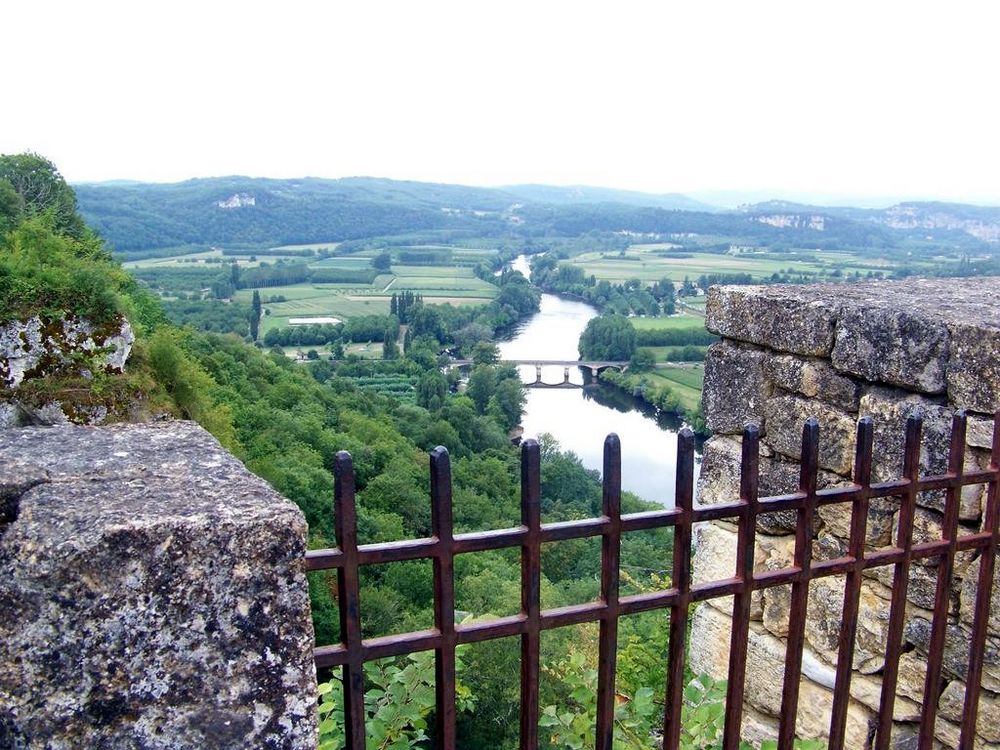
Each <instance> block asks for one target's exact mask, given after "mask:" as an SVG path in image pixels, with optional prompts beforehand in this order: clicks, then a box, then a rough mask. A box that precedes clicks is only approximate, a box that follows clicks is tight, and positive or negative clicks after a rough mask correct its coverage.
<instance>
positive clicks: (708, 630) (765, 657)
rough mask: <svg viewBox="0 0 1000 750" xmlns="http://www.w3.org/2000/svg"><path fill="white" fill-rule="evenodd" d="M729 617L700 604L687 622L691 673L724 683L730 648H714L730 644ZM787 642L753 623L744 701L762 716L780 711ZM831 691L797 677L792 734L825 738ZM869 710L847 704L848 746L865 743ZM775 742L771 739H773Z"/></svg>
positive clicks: (858, 745)
mask: <svg viewBox="0 0 1000 750" xmlns="http://www.w3.org/2000/svg"><path fill="white" fill-rule="evenodd" d="M731 622H732V621H731V619H730V618H729V617H727V616H726V615H725V614H723V613H721V612H719V610H717V609H716V608H714V607H709V606H704V605H703V606H700V607H698V609H697V610H695V614H694V616H693V617H692V620H691V632H692V633H698V634H699V637H698V638H697V639H695V638H692V640H691V650H690V655H689V661H690V665H691V669H692V671H694V672H695V673H696V674H697V673H702V672H704V673H707V674H709V675H711V676H712V677H713V678H715V679H726V677H727V670H728V653H727V652H728V650H727V649H718V648H715V647H714V646H715V644H718V643H729V632H730V629H731ZM784 669H785V644H784V642H782V641H781V640H780V639H778V638H775V637H774V636H773V635H770V634H769V633H767V632H765V631H763V630H762V629H761V628H760V627H759V626H758V625H756V624H754V623H751V625H750V632H749V636H748V639H747V667H746V693H745V702H746V704H748V705H749V706H750V708H751V709H752V710H754V711H756V712H758V713H761V714H764V715H765V716H772V717H774V716H778V715H780V711H781V688H782V683H783V681H784ZM832 706H833V693H832V691H831V690H829V689H828V688H826V687H823V686H821V685H818V684H816V683H815V682H813V681H812V680H811V679H809V678H808V677H805V676H803V677H802V678H801V682H800V686H799V711H798V715H797V716H796V734H797V735H798V736H799V737H802V738H808V739H820V740H822V739H826V738H827V737H828V736H829V735H828V732H829V728H830V712H831V708H832ZM872 716H873V715H872V712H871V711H870V710H868V709H867V708H866V707H865V706H864V705H862V704H861V703H859V702H857V701H855V700H851V701H850V703H849V705H848V716H847V738H846V744H845V746H846V747H851V748H864V747H867V745H868V734H869V728H870V724H871V721H872ZM772 739H773V738H772Z"/></svg>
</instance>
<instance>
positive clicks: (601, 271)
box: [567, 245, 893, 284]
mask: <svg viewBox="0 0 1000 750" xmlns="http://www.w3.org/2000/svg"><path fill="white" fill-rule="evenodd" d="M657 252H662V248H661V246H658V245H633V246H632V247H630V248H629V249H628V250H627V251H626V252H624V253H614V252H590V253H583V254H581V255H577V256H576V257H574V258H572V259H570V260H569V261H567V262H569V263H571V264H572V265H575V266H579V267H581V268H583V271H584V273H585V274H587V275H588V276H590V275H593V276H595V277H597V278H598V279H601V280H603V279H606V280H608V281H610V282H612V283H616V284H617V283H622V282H624V281H627V280H628V279H639V280H640V281H642V282H644V283H646V284H650V283H652V282H654V281H659V280H660V279H662V278H669V279H671V280H672V281H683V280H684V278H685V277H687V278H689V279H691V280H692V281H695V280H697V278H698V277H699V276H701V275H702V274H713V273H748V274H750V275H751V276H753V277H754V278H755V279H765V278H767V277H769V276H771V275H772V274H774V273H782V272H786V271H787V272H790V273H808V274H815V273H827V274H829V273H832V272H834V271H837V270H839V271H840V272H841V273H843V274H848V273H853V272H855V271H858V272H861V273H863V274H864V273H868V272H869V271H876V270H878V271H882V272H885V271H887V270H891V268H892V266H893V264H892V263H891V262H890V261H888V260H885V259H881V258H874V259H869V258H860V257H858V256H856V255H853V254H851V253H843V252H819V251H816V250H803V251H799V252H789V253H786V254H782V255H776V254H773V253H761V254H754V253H742V254H738V255H729V254H718V253H690V257H687V258H681V257H663V256H662V255H658V254H657Z"/></svg>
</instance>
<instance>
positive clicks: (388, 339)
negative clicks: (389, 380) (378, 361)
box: [382, 330, 399, 359]
mask: <svg viewBox="0 0 1000 750" xmlns="http://www.w3.org/2000/svg"><path fill="white" fill-rule="evenodd" d="M392 333H393V332H392V331H391V330H390V331H386V332H385V336H384V337H383V339H382V359H399V347H398V346H397V345H396V339H395V338H394V337H393V335H392Z"/></svg>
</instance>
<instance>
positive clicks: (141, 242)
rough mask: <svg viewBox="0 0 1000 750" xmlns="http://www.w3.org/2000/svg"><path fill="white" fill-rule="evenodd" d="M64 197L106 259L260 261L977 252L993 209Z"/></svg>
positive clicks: (449, 194)
mask: <svg viewBox="0 0 1000 750" xmlns="http://www.w3.org/2000/svg"><path fill="white" fill-rule="evenodd" d="M76 194H77V199H78V202H79V208H80V212H81V213H82V214H83V216H84V218H85V219H86V220H87V222H88V223H89V224H90V225H91V226H93V227H95V228H96V229H97V230H98V231H99V232H100V233H101V235H102V236H103V237H104V238H105V239H106V240H107V241H108V243H109V244H110V245H111V246H112V247H113V248H114V249H115V251H116V252H117V253H119V255H120V257H144V256H143V254H144V253H148V252H156V251H158V250H159V249H163V248H175V247H178V246H193V247H205V246H223V247H229V248H239V247H242V248H246V249H262V248H264V247H268V246H276V245H290V244H311V243H321V242H344V241H348V240H371V239H372V238H378V239H377V241H378V242H387V243H390V244H391V243H402V244H406V243H409V242H417V243H420V242H434V243H438V242H443V243H446V244H450V243H454V242H461V241H464V240H468V239H473V238H490V239H491V241H492V242H494V243H495V244H500V245H502V244H507V243H513V244H516V245H522V246H525V245H536V246H542V245H546V243H548V242H550V240H552V238H576V241H575V244H574V247H576V248H577V249H594V248H595V247H599V248H601V249H619V250H620V249H622V248H623V247H626V246H627V244H628V242H630V241H636V238H640V237H645V238H649V239H650V240H652V241H663V240H666V239H670V240H672V241H676V240H679V241H680V242H681V243H682V244H688V243H692V244H694V245H697V246H699V247H702V246H704V245H705V244H706V242H707V243H709V244H711V245H712V247H713V248H714V251H716V252H724V251H725V250H726V249H727V248H728V246H729V244H737V245H743V244H748V245H752V246H756V247H767V248H771V249H772V250H775V251H777V252H782V251H784V250H787V249H789V248H795V247H799V248H812V249H824V250H843V249H856V250H859V251H862V252H877V253H881V252H886V251H891V250H896V251H898V252H900V253H904V254H905V253H909V252H914V253H920V254H926V253H937V252H941V251H947V252H953V251H956V250H961V251H962V252H965V253H974V252H981V251H984V250H985V251H990V250H991V249H992V248H993V247H995V243H996V242H997V241H1000V209H992V208H982V207H977V206H963V205H957V204H944V203H901V204H898V205H896V206H893V207H891V208H888V209H863V208H844V207H822V206H809V205H805V204H797V203H790V202H786V201H768V202H766V203H758V204H752V205H748V206H743V207H741V210H739V211H715V210H704V209H705V208H706V207H705V205H704V204H701V203H698V202H697V201H694V200H692V199H690V198H687V197H686V196H683V195H679V194H667V195H650V194H645V193H637V192H631V191H622V190H611V189H606V188H592V187H552V186H545V185H515V186H510V187H505V188H480V187H468V186H464V185H445V184H437V183H425V182H405V181H396V180H387V179H380V178H373V177H351V178H345V179H339V180H327V179H320V178H314V177H305V178H301V179H288V180H273V179H262V178H250V177H217V178H209V179H195V180H187V181H185V182H178V183H173V184H150V183H132V182H124V181H121V182H116V183H97V184H93V183H91V184H81V185H78V186H76ZM680 206H687V208H680ZM692 209H697V210H692ZM401 235H406V237H405V238H402V237H400V236H401ZM386 238H389V239H386ZM904 245H905V247H904ZM547 246H549V247H552V246H553V245H552V244H548V245H547Z"/></svg>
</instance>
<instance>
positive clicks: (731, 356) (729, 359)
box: [702, 341, 771, 435]
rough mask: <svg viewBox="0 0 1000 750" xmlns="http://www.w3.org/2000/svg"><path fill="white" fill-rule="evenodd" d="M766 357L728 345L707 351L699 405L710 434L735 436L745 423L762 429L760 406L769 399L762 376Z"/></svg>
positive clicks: (727, 343) (769, 391) (765, 379)
mask: <svg viewBox="0 0 1000 750" xmlns="http://www.w3.org/2000/svg"><path fill="white" fill-rule="evenodd" d="M767 357H768V355H767V353H766V352H764V351H761V350H760V349H753V348H751V347H747V346H740V345H737V344H734V343H732V342H728V341H720V342H717V343H715V344H712V346H711V347H709V350H708V355H707V356H706V357H705V384H704V387H703V389H702V403H703V404H704V409H705V420H706V421H707V423H708V426H709V429H711V430H712V432H713V433H715V434H717V435H722V434H735V435H739V434H742V432H743V428H744V427H745V426H746V424H747V423H748V422H753V423H755V424H756V425H757V426H758V427H760V428H761V429H763V422H764V402H765V401H766V400H767V398H768V397H769V396H770V395H771V387H770V384H769V381H768V379H767V376H766V375H765V374H764V363H765V362H766V361H767Z"/></svg>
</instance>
